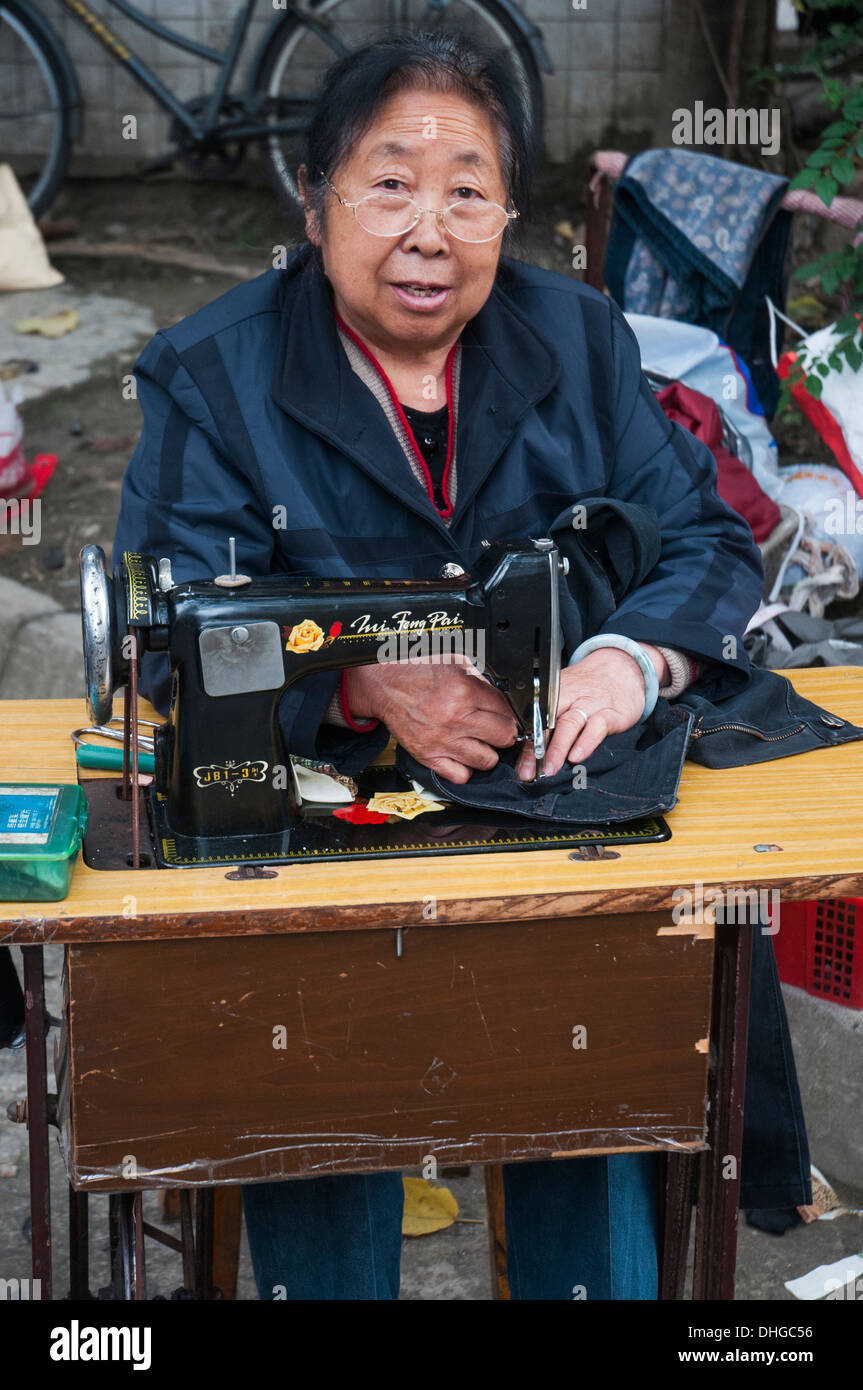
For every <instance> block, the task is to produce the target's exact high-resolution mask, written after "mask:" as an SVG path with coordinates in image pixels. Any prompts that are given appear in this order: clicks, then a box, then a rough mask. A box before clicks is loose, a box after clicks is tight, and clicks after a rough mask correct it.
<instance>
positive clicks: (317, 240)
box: [297, 164, 321, 246]
mask: <svg viewBox="0 0 863 1390" xmlns="http://www.w3.org/2000/svg"><path fill="white" fill-rule="evenodd" d="M297 187H298V189H299V190H300V197H301V198H302V200H303V211H304V213H305V218H306V236H307V237H308V238H309V241H310V242H311V243H312V245H313V246H320V244H321V228H320V222H319V218H318V214H317V212H316V211H315V209H314V199H313V198H312V194H311V190H310V188H309V181H308V179H307V178H306V166H305V164H301V165H300V167H299V169H298V170H297Z"/></svg>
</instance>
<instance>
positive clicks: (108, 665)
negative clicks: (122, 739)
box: [81, 545, 115, 724]
mask: <svg viewBox="0 0 863 1390" xmlns="http://www.w3.org/2000/svg"><path fill="white" fill-rule="evenodd" d="M112 588H113V580H112V579H111V578H110V577H109V575H108V568H107V565H106V562H105V552H104V551H103V550H102V548H101V546H98V545H85V546H84V547H83V549H82V551H81V627H82V630H83V634H84V685H85V693H86V697H87V710H88V713H89V716H90V722H91V723H92V724H107V722H108V720H109V719H110V718H111V715H112V713H113V708H114V673H113V659H112V658H113V645H114V637H115V635H114V631H113V628H114V603H113V593H112Z"/></svg>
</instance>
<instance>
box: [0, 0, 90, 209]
mask: <svg viewBox="0 0 863 1390" xmlns="http://www.w3.org/2000/svg"><path fill="white" fill-rule="evenodd" d="M72 105H73V94H72V90H71V88H70V85H69V78H68V74H67V70H66V66H65V64H64V55H63V50H62V48H61V46H60V43H59V40H58V39H57V38H56V37H55V36H54V34H53V32H52V30H51V29H50V28H49V27H48V25H47V24H46V23H45V21H44V20H43V19H42V18H41V16H39V15H38V14H34V12H33V10H32V9H28V8H27V7H26V6H25V5H23V4H18V3H17V0H0V161H2V162H3V163H6V164H10V165H11V166H12V169H13V171H14V174H15V177H16V178H17V180H18V182H19V184H20V185H21V188H22V190H23V192H24V196H25V197H26V199H27V203H28V206H29V208H30V211H31V212H32V213H33V216H34V217H39V216H40V215H41V214H42V213H44V212H46V211H47V210H48V208H49V207H50V206H51V203H52V202H53V201H54V198H55V197H56V195H57V192H58V190H59V188H60V185H61V184H62V182H63V179H64V178H65V175H66V170H67V168H68V166H69V158H70V156H71V151H72V121H71V108H72Z"/></svg>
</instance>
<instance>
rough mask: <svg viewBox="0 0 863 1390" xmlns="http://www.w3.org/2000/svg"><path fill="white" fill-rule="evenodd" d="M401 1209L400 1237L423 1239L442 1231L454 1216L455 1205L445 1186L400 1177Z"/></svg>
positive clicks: (455, 1215)
mask: <svg viewBox="0 0 863 1390" xmlns="http://www.w3.org/2000/svg"><path fill="white" fill-rule="evenodd" d="M402 1182H403V1183H404V1187H405V1210H404V1216H403V1217H402V1235H404V1236H427V1235H429V1234H430V1233H431V1232H432V1231H445V1230H446V1228H447V1226H451V1225H452V1224H453V1222H454V1221H455V1219H456V1217H457V1216H458V1202H457V1201H456V1199H455V1197H454V1196H453V1195H452V1193H451V1192H450V1190H449V1188H448V1187H433V1186H432V1184H431V1183H430V1182H427V1181H426V1179H425V1178H403V1179H402Z"/></svg>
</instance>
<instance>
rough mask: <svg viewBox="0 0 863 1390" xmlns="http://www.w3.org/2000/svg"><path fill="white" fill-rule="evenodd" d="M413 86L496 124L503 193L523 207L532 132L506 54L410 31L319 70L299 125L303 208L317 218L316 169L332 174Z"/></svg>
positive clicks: (320, 188) (321, 193) (461, 39)
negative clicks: (317, 86) (308, 111)
mask: <svg viewBox="0 0 863 1390" xmlns="http://www.w3.org/2000/svg"><path fill="white" fill-rule="evenodd" d="M417 88H419V89H425V90H426V91H430V92H448V93H453V94H455V95H457V96H460V97H463V98H464V99H465V100H466V101H469V102H472V103H473V104H474V106H476V107H478V108H479V109H480V110H481V111H484V112H487V113H488V115H489V116H490V117H491V119H492V121H493V122H494V123H495V125H496V126H497V129H498V135H499V144H498V150H499V157H500V163H501V170H502V173H503V178H504V183H505V184H506V189H507V195H508V197H509V198H510V199H511V200H512V202H513V203H514V204H515V206H516V208H518V210H519V212H520V213H521V214H523V215H524V214H526V212H527V207H528V199H529V193H530V182H531V174H532V164H533V149H534V139H533V131H532V130H531V129H530V122H529V117H528V115H527V111H526V109H525V106H524V104H523V102H522V98H521V91H520V83H519V80H518V78H517V77H516V75H515V73H514V71H513V69H512V66H511V64H510V61H509V59H508V58H506V57H505V56H504V55H503V53H500V54H498V53H496V52H493V51H492V50H490V49H485V48H482V47H480V46H479V45H477V44H475V43H474V42H473V40H468V39H467V38H466V37H465V36H463V35H460V34H456V33H452V32H449V33H428V34H427V33H412V34H394V35H384V36H383V37H382V38H380V39H378V40H377V41H376V42H373V43H369V44H367V45H366V46H365V47H364V48H359V49H357V50H356V52H354V53H350V54H349V55H348V56H347V57H346V58H341V59H340V60H339V61H338V62H337V63H334V64H333V66H332V67H330V68H329V69H328V70H327V73H326V76H325V78H324V83H323V86H322V88H321V90H320V92H319V94H318V99H317V102H316V105H315V108H314V112H313V115H312V118H311V122H310V124H309V127H308V130H307V132H306V148H305V160H304V162H305V166H306V170H305V172H306V180H307V184H308V189H309V201H310V203H311V210H312V211H313V212H314V213H315V214H316V215H317V217H318V219H319V221H321V220H322V218H323V210H324V199H325V194H326V184H325V182H324V180H323V178H322V176H321V170H323V171H324V173H325V174H326V175H327V177H328V178H332V176H333V173H334V170H335V169H336V168H337V166H338V165H339V164H340V163H341V162H342V160H344V159H345V158H346V157H347V156H348V155H349V154H350V151H351V149H352V148H353V146H354V144H355V143H356V141H357V140H359V139H361V138H362V136H363V135H364V134H365V132H366V131H367V130H368V129H369V127H370V126H371V124H372V123H373V121H374V119H375V116H376V115H377V113H378V111H379V109H380V108H381V106H383V104H384V102H385V101H386V100H387V99H388V98H389V97H391V96H393V95H394V93H396V92H403V91H409V90H414V89H417ZM519 220H521V219H519ZM510 226H512V223H510Z"/></svg>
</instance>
